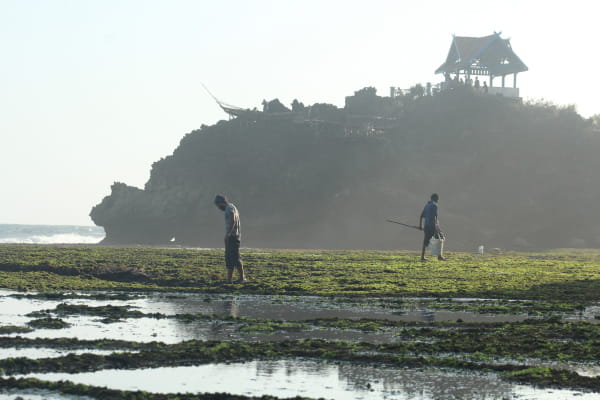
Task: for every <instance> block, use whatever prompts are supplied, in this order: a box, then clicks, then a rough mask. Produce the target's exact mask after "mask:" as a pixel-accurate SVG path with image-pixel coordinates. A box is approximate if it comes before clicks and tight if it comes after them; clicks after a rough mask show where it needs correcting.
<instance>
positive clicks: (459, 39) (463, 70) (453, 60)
mask: <svg viewBox="0 0 600 400" xmlns="http://www.w3.org/2000/svg"><path fill="white" fill-rule="evenodd" d="M500 34H501V32H494V33H493V34H492V35H489V36H483V37H467V36H453V38H452V43H451V44H450V50H449V51H448V56H447V57H446V61H444V63H443V64H442V65H441V66H440V67H439V68H438V69H437V70H436V71H435V73H436V74H444V76H445V77H446V81H445V82H443V83H442V86H441V89H442V90H444V89H450V88H452V87H453V86H454V85H456V84H458V83H459V82H462V83H464V84H466V85H468V86H472V87H474V88H476V89H478V90H480V91H482V92H485V93H489V94H496V95H501V96H505V97H512V98H518V97H519V88H518V87H517V74H518V73H520V72H525V71H527V70H528V68H527V66H526V65H525V63H524V62H523V61H522V60H521V59H520V58H519V56H517V54H516V53H515V52H514V51H513V49H512V46H511V44H510V40H509V39H502V38H501V37H500ZM507 75H512V87H507V86H506V76H507ZM480 76H482V77H487V78H489V84H488V83H487V82H483V83H480V82H479V77H480ZM473 77H475V81H473ZM496 77H500V78H501V80H502V83H501V85H502V86H499V87H496V86H494V78H496Z"/></svg>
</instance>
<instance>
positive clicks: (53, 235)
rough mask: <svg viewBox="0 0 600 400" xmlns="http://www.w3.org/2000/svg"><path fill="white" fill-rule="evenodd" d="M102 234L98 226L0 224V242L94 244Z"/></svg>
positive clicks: (99, 239) (102, 230)
mask: <svg viewBox="0 0 600 400" xmlns="http://www.w3.org/2000/svg"><path fill="white" fill-rule="evenodd" d="M104 236H105V234H104V229H103V228H101V227H98V226H78V225H11V224H0V243H29V244H94V243H98V242H100V241H101V240H102V239H104Z"/></svg>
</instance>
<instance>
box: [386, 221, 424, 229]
mask: <svg viewBox="0 0 600 400" xmlns="http://www.w3.org/2000/svg"><path fill="white" fill-rule="evenodd" d="M386 221H387V222H391V223H392V224H398V225H402V226H406V227H407V228H413V229H417V230H419V231H420V230H422V229H421V228H419V227H418V226H416V225H409V224H405V223H403V222H398V221H394V220H391V219H388V220H386Z"/></svg>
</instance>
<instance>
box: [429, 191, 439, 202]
mask: <svg viewBox="0 0 600 400" xmlns="http://www.w3.org/2000/svg"><path fill="white" fill-rule="evenodd" d="M439 199H440V196H438V194H437V193H434V194H432V195H431V201H434V202H436V203H437V202H438V200H439Z"/></svg>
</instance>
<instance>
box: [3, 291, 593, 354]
mask: <svg viewBox="0 0 600 400" xmlns="http://www.w3.org/2000/svg"><path fill="white" fill-rule="evenodd" d="M15 293H16V292H14V291H10V290H0V321H1V323H2V324H3V325H18V326H24V325H25V324H26V323H27V322H28V321H30V320H31V319H32V318H31V317H27V316H26V314H28V313H30V312H32V311H41V310H47V309H54V308H55V307H56V306H57V305H58V304H60V303H67V304H82V305H88V306H90V307H95V306H105V305H109V304H111V305H118V306H129V307H132V308H133V309H136V310H139V311H142V312H144V313H148V314H150V313H161V314H164V315H171V316H174V315H176V314H183V313H190V314H204V315H213V314H214V315H219V316H233V317H243V318H261V319H263V318H264V319H272V320H285V321H302V320H307V319H317V318H347V319H360V318H369V319H381V320H391V321H426V322H432V321H456V320H462V321H465V322H470V321H477V322H511V321H520V320H524V319H526V318H527V317H526V316H525V315H512V314H479V313H473V312H453V311H435V310H433V308H434V307H435V304H436V302H435V301H434V299H427V298H426V299H405V300H404V302H400V303H395V302H393V301H391V300H390V299H385V298H364V299H349V298H341V299H330V298H324V297H318V296H270V295H215V294H212V295H208V294H189V293H188V294H185V293H182V294H178V295H172V294H164V293H150V294H146V295H140V296H138V297H137V298H134V299H130V300H94V299H85V298H73V299H64V300H43V299H32V298H21V299H18V298H14V297H11V296H10V295H11V294H15ZM83 294H85V293H83ZM454 301H464V302H473V301H486V299H454ZM594 307H596V306H594ZM596 310H597V307H596V308H593V307H590V311H587V312H586V313H585V317H586V318H587V319H588V320H592V319H593V316H594V313H595V312H596ZM582 315H583V314H582ZM579 318H581V316H580V317H579ZM62 319H63V320H64V321H66V322H68V323H70V324H71V326H70V327H67V328H63V329H36V330H35V331H33V332H30V333H20V334H11V335H10V336H22V337H26V338H59V337H69V338H78V339H80V340H94V339H115V340H133V341H139V342H151V341H161V342H165V343H177V342H180V341H185V340H191V339H198V340H294V339H307V338H314V339H327V340H336V339H337V340H356V341H369V342H373V343H389V342H393V341H395V340H397V338H396V335H395V333H396V332H397V330H395V329H387V330H384V331H381V332H360V331H352V330H333V329H310V330H299V331H279V332H275V333H268V332H262V333H257V332H248V333H244V332H239V331H238V328H239V326H240V323H239V322H232V321H222V320H212V321H211V320H205V321H194V322H184V321H178V320H175V319H153V318H129V319H125V320H122V321H119V322H114V323H110V324H106V323H103V322H101V321H100V320H101V318H100V317H93V316H82V315H73V316H65V317H62Z"/></svg>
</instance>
